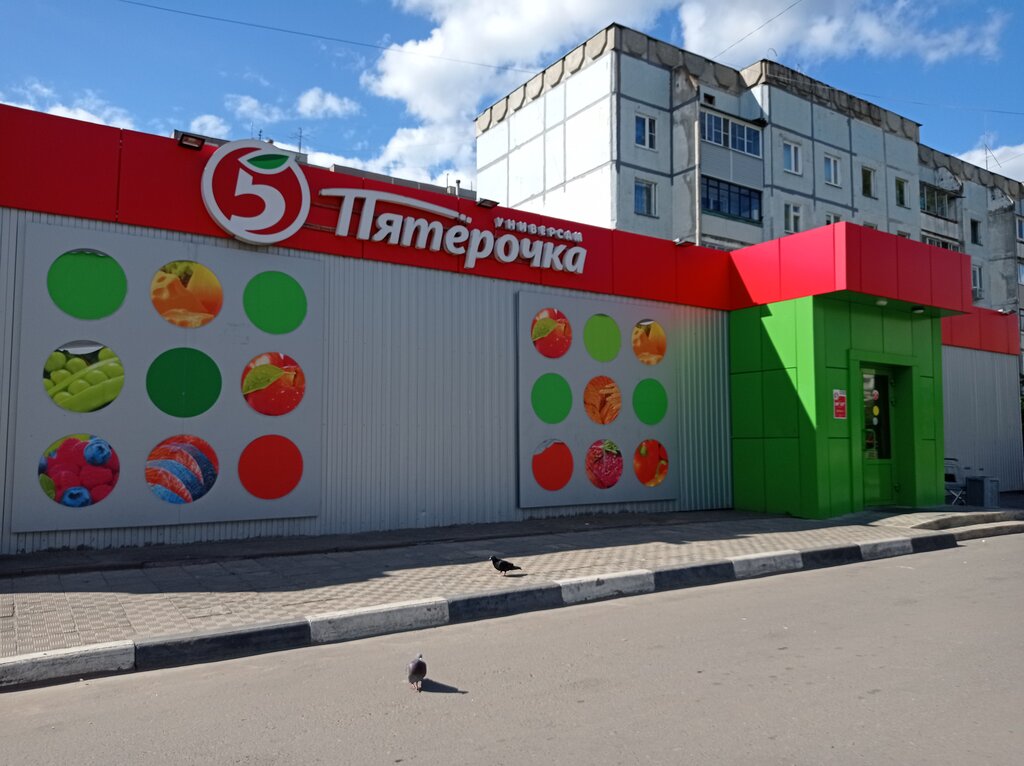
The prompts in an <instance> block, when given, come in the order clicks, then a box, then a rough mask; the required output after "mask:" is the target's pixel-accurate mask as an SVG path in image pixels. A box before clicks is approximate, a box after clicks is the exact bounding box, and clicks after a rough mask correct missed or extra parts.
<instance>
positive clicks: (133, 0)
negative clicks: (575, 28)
mask: <svg viewBox="0 0 1024 766" xmlns="http://www.w3.org/2000/svg"><path fill="white" fill-rule="evenodd" d="M117 1H118V2H119V3H124V4H125V5H136V6H139V7H140V8H148V9H150V10H153V11H162V12H164V13H176V14H178V15H179V16H191V17H193V18H196V19H205V20H206V21H219V22H221V23H222V24H235V25H237V26H240V27H249V28H251V29H262V30H265V31H267V32H281V33H282V34H286V35H295V36H297V37H310V38H312V39H314V40H326V41H328V42H332V43H341V44H343V45H356V46H360V47H363V48H373V49H375V50H379V51H385V52H391V53H401V54H404V55H407V56H422V57H423V58H429V59H435V60H437V61H448V62H450V63H452V64H466V65H468V66H478V67H483V68H485V69H494V70H497V71H499V72H522V73H524V74H529V75H534V74H536V70H533V69H520V68H519V67H514V66H499V65H497V64H484V63H482V62H480V61H468V60H466V59H456V58H450V57H448V56H436V55H434V54H432V53H421V52H419V51H408V50H404V49H402V48H394V47H389V46H387V45H375V44H374V43H363V42H359V41H358V40H346V39H344V38H341V37H331V36H330V35H321V34H317V33H315V32H303V31H302V30H299V29H286V28H284V27H275V26H273V25H271V24H257V23H255V22H252V21H242V20H240V19H229V18H225V17H223V16H210V15H208V14H205V13H194V12H192V11H183V10H181V9H179V8H167V7H165V6H162V5H153V4H152V3H143V2H139V0H117ZM797 1H798V2H799V1H800V0H797Z"/></svg>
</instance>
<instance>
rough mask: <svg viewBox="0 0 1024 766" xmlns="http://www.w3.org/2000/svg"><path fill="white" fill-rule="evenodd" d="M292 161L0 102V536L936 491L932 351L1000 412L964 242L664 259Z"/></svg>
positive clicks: (355, 526)
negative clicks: (947, 351) (952, 248)
mask: <svg viewBox="0 0 1024 766" xmlns="http://www.w3.org/2000/svg"><path fill="white" fill-rule="evenodd" d="M40 144H43V145H46V146H52V147H60V151H55V152H28V151H25V147H27V146H36V145H40ZM300 159H301V158H300V157H297V156H296V155H293V154H290V153H288V152H285V151H282V150H280V149H278V148H276V147H274V146H273V145H272V144H268V143H265V142H257V141H235V142H229V143H226V144H223V145H220V146H212V145H205V146H201V147H200V148H199V149H198V150H195V149H194V148H190V147H188V146H185V145H183V144H181V143H179V142H177V141H175V140H173V139H169V138H161V137H157V136H152V135H147V134H142V133H136V132H132V131H126V130H120V129H115V128H110V127H104V126H96V125H91V124H87V123H82V122H78V121H74V120H68V119H64V118H58V117H53V116H49V115H43V114H39V113H35V112H31V111H26V110H22V109H18V108H15V107H7V106H0V162H2V163H3V167H4V168H5V177H4V183H3V184H2V185H0V298H2V302H3V307H2V309H0V311H2V323H0V328H2V329H3V335H2V336H0V355H2V356H0V358H2V359H3V371H2V373H0V387H2V390H3V392H4V397H3V401H4V406H3V407H2V408H0V434H2V438H0V467H2V470H3V472H4V477H5V480H4V485H3V487H4V490H3V496H2V498H0V499H2V504H3V505H2V527H0V552H2V553H17V552H23V551H34V550H43V549H51V548H61V547H78V546H85V547H94V548H105V547H119V546H131V545H145V544H158V543H170V542H194V541H204V540H222V539H242V538H248V537H260V536H273V535H321V534H339V533H341V534H344V533H354V532H360V531H370V530H382V529H397V528H408V527H427V526H446V525H450V524H460V523H486V522H494V521H510V520H516V519H522V518H536V517H542V516H550V515H566V514H576V513H592V512H601V511H611V512H618V511H639V510H643V511H661V510H664V511H669V510H699V509H709V508H728V507H736V508H742V509H750V510H762V511H770V512H784V513H792V514H795V515H800V516H809V517H825V516H833V515H837V514H841V513H847V512H850V511H853V510H858V509H860V508H863V507H865V506H868V505H880V504H899V505H932V504H936V503H941V502H942V497H943V486H942V459H943V455H944V440H945V443H948V441H949V438H950V434H949V433H948V428H944V417H945V415H946V414H945V413H944V410H943V375H944V369H943V368H944V364H946V361H947V360H946V357H945V356H944V350H943V349H944V346H943V342H944V340H943V339H944V338H945V342H946V343H947V346H946V348H954V347H955V349H956V351H957V352H960V351H962V352H963V353H964V354H969V355H971V359H970V360H968V362H967V363H964V364H959V363H958V364H955V365H953V366H952V367H949V365H948V364H947V365H946V366H947V367H948V369H946V370H945V375H946V377H947V378H948V377H950V375H953V376H955V377H957V386H958V391H960V392H961V393H964V392H966V393H964V395H966V396H969V397H971V402H970V404H971V409H972V412H974V413H975V416H976V418H975V419H976V420H977V418H979V417H980V418H981V420H984V419H985V418H986V417H989V415H990V414H992V416H993V417H999V413H1000V412H1003V411H1004V410H1003V409H1000V408H1005V406H1006V405H1007V404H1008V403H1007V401H1004V400H1005V399H1006V396H1005V395H1003V394H999V395H998V396H996V397H995V399H996V400H998V401H993V397H992V395H991V386H990V385H989V380H988V379H989V378H990V377H991V375H989V376H987V377H985V378H971V377H970V375H969V374H968V373H967V372H964V371H965V370H974V371H977V370H979V369H989V368H991V369H997V368H998V369H999V370H1001V369H1002V367H1001V366H1000V365H999V364H998V362H999V361H1000V358H1001V357H1007V358H1010V355H1012V354H1015V353H1017V350H1018V349H1016V348H1014V346H1015V345H1016V337H1017V336H1016V333H1015V332H1014V330H1015V329H1016V327H1015V324H1014V323H1013V319H1012V317H1003V316H1000V315H996V314H995V312H984V311H977V310H973V309H972V308H971V301H970V272H969V264H967V265H965V261H966V259H965V258H964V257H963V256H959V255H958V254H955V253H949V252H947V251H942V250H939V249H937V248H932V247H928V246H925V245H921V244H919V243H913V242H909V241H907V240H903V239H901V238H897V237H892V236H888V235H885V234H879V233H878V232H872V231H870V230H867V229H863V228H861V227H857V226H853V225H849V224H839V225H834V226H829V227H826V228H823V229H818V230H814V231H812V232H807V233H805V234H801V235H795V236H790V237H786V238H784V239H780V240H776V241H773V242H768V243H765V244H763V245H758V246H755V247H750V248H745V249H743V250H738V251H734V252H732V253H726V252H722V251H717V250H711V249H706V248H700V247H685V246H683V247H681V246H678V245H677V244H675V243H673V242H670V241H666V240H660V239H656V238H651V237H645V236H640V235H636V234H629V233H625V232H620V231H613V230H608V229H601V228H597V227H593V226H588V225H584V224H579V223H574V222H570V221H564V220H558V219H553V218H549V217H545V216H539V215H535V214H531V213H528V212H524V211H519V210H514V209H508V208H502V207H498V206H485V205H482V204H478V202H477V201H476V200H474V199H470V198H467V197H465V196H460V195H449V194H444V193H440V192H434V191H430V190H425V189H422V188H414V187H412V186H410V185H407V184H404V183H403V182H401V181H398V180H393V182H390V183H389V182H385V181H383V180H380V179H374V178H364V177H359V176H355V175H350V174H346V173H342V172H334V171H330V170H327V169H323V168H317V167H313V166H309V165H306V164H304V163H303V162H301V161H300ZM481 202H483V201H481ZM1011 325H1013V326H1011ZM979 354H980V355H983V356H984V359H985V363H984V364H980V365H979V363H978V359H977V358H975V357H976V355H979ZM993 360H995V361H993ZM1012 361H1013V360H1012V359H1011V362H1012ZM986 365H987V366H986ZM1014 373H1015V368H1014ZM961 377H962V378H963V380H960V378H961ZM972 391H973V393H972ZM876 409H877V412H875V410H876ZM1003 419H1005V418H1003ZM872 421H874V422H872ZM1019 434H1020V422H1019V412H1018V421H1017V438H1018V441H1019ZM1018 446H1019V445H1018ZM1018 452H1019V450H1018ZM1019 463H1020V460H1018V461H1017V464H1016V465H1010V466H1009V467H1008V468H1006V470H1005V471H1004V475H1005V477H1006V478H1002V477H1001V480H1002V481H1004V488H1005V489H1011V488H1019V487H1014V486H1011V485H1012V484H1014V483H1015V482H1016V483H1018V484H1021V485H1024V469H1021V466H1020V465H1019Z"/></svg>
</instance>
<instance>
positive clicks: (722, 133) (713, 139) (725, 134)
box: [700, 112, 729, 146]
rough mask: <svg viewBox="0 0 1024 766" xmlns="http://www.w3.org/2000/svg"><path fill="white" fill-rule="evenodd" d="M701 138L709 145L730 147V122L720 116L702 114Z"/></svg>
mask: <svg viewBox="0 0 1024 766" xmlns="http://www.w3.org/2000/svg"><path fill="white" fill-rule="evenodd" d="M700 137H701V138H702V139H703V140H705V141H707V142H708V143H712V144H718V145H719V146H728V145H729V121H728V120H727V119H725V117H723V116H722V115H720V114H713V113H712V112H701V113H700Z"/></svg>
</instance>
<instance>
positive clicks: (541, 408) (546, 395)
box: [530, 372, 572, 424]
mask: <svg viewBox="0 0 1024 766" xmlns="http://www.w3.org/2000/svg"><path fill="white" fill-rule="evenodd" d="M530 404H532V405H533V411H534V413H535V414H536V415H537V417H538V418H540V419H541V420H543V421H544V422H545V423H551V424H554V423H561V422H562V421H563V420H565V419H566V418H567V417H568V416H569V410H571V409H572V389H571V388H569V384H568V383H567V382H566V380H565V378H563V377H562V376H561V375H556V374H555V373H553V372H549V373H546V374H544V375H541V376H540V377H539V378H537V380H536V381H535V382H534V384H533V390H532V391H531V392H530Z"/></svg>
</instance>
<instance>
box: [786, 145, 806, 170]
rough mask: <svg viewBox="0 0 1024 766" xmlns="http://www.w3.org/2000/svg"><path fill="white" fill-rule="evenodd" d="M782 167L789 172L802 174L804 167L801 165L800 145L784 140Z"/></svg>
mask: <svg viewBox="0 0 1024 766" xmlns="http://www.w3.org/2000/svg"><path fill="white" fill-rule="evenodd" d="M782 169H783V170H785V171H786V172H787V173H796V174H797V175H800V174H801V173H803V169H802V168H801V167H800V146H799V144H791V143H790V142H789V141H783V142H782Z"/></svg>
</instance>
